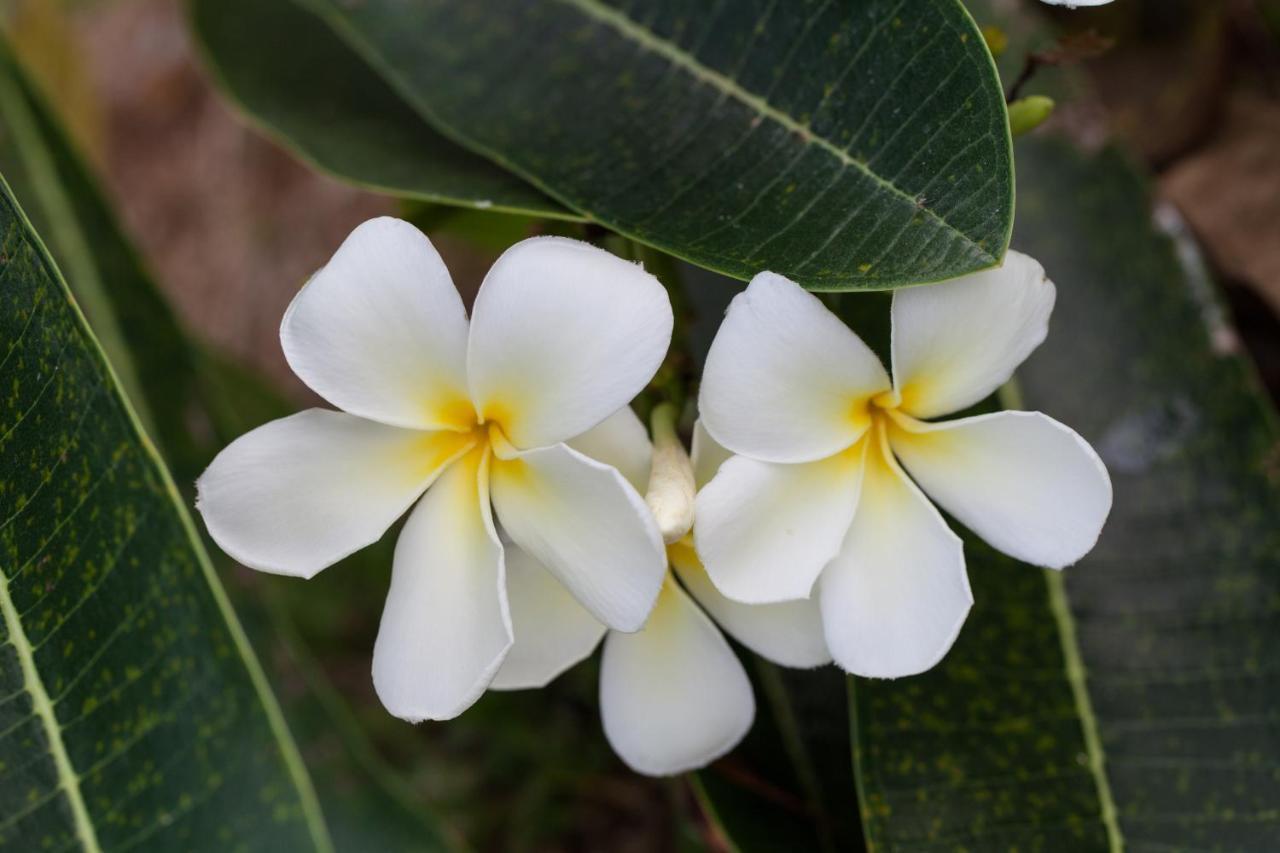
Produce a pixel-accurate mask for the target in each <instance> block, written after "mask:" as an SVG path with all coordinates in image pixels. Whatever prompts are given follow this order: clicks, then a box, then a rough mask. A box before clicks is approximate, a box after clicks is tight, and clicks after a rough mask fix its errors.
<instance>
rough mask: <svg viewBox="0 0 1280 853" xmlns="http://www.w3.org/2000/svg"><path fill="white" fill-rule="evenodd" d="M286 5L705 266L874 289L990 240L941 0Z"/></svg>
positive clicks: (996, 112)
mask: <svg viewBox="0 0 1280 853" xmlns="http://www.w3.org/2000/svg"><path fill="white" fill-rule="evenodd" d="M277 2H279V0H277ZM299 2H301V3H303V4H305V5H306V6H308V7H309V8H313V9H315V10H316V11H317V12H318V13H320V14H322V15H323V16H324V17H325V18H326V19H327V20H328V21H329V22H330V23H331V24H332V26H333V28H334V30H335V32H337V33H338V34H339V35H340V36H341V37H342V38H343V39H344V40H345V41H346V42H347V44H349V45H350V46H351V48H352V49H353V50H355V51H357V52H358V53H360V54H361V55H362V56H363V57H365V59H366V60H367V61H368V62H369V64H370V65H371V66H373V67H374V68H375V69H376V70H377V71H378V73H379V74H380V75H381V76H382V77H383V78H384V79H385V80H387V81H388V83H389V84H390V85H391V86H392V87H393V89H394V90H395V91H396V92H397V93H398V94H399V95H400V96H401V97H402V98H403V100H404V101H405V103H407V104H408V105H409V106H410V107H412V108H413V109H414V110H415V111H416V112H417V113H418V114H419V115H421V116H423V117H424V118H426V119H427V120H428V121H430V122H431V123H432V125H434V126H435V127H436V128H438V129H439V130H440V131H441V132H443V133H445V134H446V135H448V136H449V137H450V138H452V139H454V140H456V141H458V142H459V143H461V144H463V145H465V146H466V147H468V148H469V149H471V150H473V151H475V152H477V153H479V154H481V155H484V156H486V157H488V158H489V159H491V160H493V161H494V162H496V163H499V164H501V165H503V166H505V167H506V168H508V169H510V170H511V171H512V172H514V173H515V174H517V175H520V176H522V177H524V178H525V179H527V180H528V181H529V182H530V183H532V184H533V185H535V186H537V187H539V188H541V189H542V190H544V191H545V192H546V193H547V194H548V195H550V196H551V197H553V198H555V199H557V200H558V201H560V202H563V203H564V204H565V205H567V206H568V207H570V208H572V209H574V210H577V211H579V212H581V213H583V214H585V215H587V216H589V217H590V218H592V219H594V220H596V221H598V222H599V223H601V224H602V225H605V226H607V227H609V228H612V229H614V230H617V231H619V232H621V233H622V234H624V235H626V236H628V237H632V238H634V239H636V240H639V241H640V242H643V243H647V244H650V245H652V246H655V247H657V248H660V249H663V250H665V251H667V252H670V253H672V254H674V255H677V256H680V257H683V258H687V259H689V260H691V261H693V262H695V263H697V264H700V265H703V266H706V267H709V268H711V269H715V270H717V271H720V272H724V273H726V274H729V275H732V276H735V277H738V278H748V277H750V276H751V275H753V274H755V273H756V272H758V271H760V270H761V269H771V270H774V271H776V272H779V273H784V274H786V275H789V276H791V277H792V278H794V279H796V280H797V281H799V282H801V283H803V284H804V285H805V286H807V287H812V288H816V289H850V288H868V287H872V288H884V287H892V286H896V285H900V284H904V283H911V282H921V281H933V280H939V279H943V278H948V277H950V276H954V275H957V274H959V273H962V272H966V271H969V270H974V269H979V268H982V267H987V266H991V265H992V264H994V263H996V262H997V260H998V259H999V258H1000V257H1001V256H1002V255H1003V253H1004V250H1005V247H1006V245H1007V242H1008V234H1009V228H1010V224H1011V220H1012V217H1013V204H1012V193H1013V175H1012V162H1011V155H1010V149H1009V133H1008V122H1007V116H1006V113H1005V106H1004V98H1003V95H1002V93H1001V91H1000V86H999V82H998V80H997V79H996V74H995V69H994V66H993V65H992V62H991V59H990V56H989V54H988V53H987V49H986V46H985V44H984V42H983V40H982V37H981V35H980V34H979V32H978V30H977V28H976V27H975V26H974V24H973V22H972V20H971V19H970V18H969V16H968V14H967V13H966V12H965V10H964V8H963V6H962V5H961V4H960V3H959V2H957V0H919V2H915V3H910V4H908V3H903V2H901V0H866V2H860V3H844V2H834V0H807V1H806V2H801V0H796V2H787V3H779V2H769V3H765V2H760V0H720V2H717V3H714V4H705V3H700V2H692V0H537V1H536V2H522V3H511V2H509V0H469V1H468V2H465V3H462V2H456V1H455V0H362V2H360V3H346V2H339V0H299ZM295 49H296V45H294V43H293V40H291V39H282V40H280V41H279V43H278V44H277V50H278V51H280V52H281V53H285V54H288V53H290V52H291V51H293V50H295Z"/></svg>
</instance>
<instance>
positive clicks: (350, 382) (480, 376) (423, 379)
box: [197, 218, 672, 721]
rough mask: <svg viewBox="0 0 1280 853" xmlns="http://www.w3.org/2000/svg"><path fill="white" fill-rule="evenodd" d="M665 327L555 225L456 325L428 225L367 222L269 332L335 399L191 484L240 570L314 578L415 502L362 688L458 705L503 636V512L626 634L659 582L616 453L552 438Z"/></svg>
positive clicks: (655, 543)
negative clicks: (604, 458)
mask: <svg viewBox="0 0 1280 853" xmlns="http://www.w3.org/2000/svg"><path fill="white" fill-rule="evenodd" d="M671 326H672V313H671V305H670V302H669V301H668V299H667V296H666V293H665V291H664V290H663V289H662V286H661V285H660V284H659V283H658V281H657V280H656V279H654V278H653V277H652V276H650V275H649V274H647V273H645V272H644V271H643V269H641V268H640V267H639V266H638V265H635V264H631V263H628V262H626V261H623V260H621V259H619V258H616V257H614V256H613V255H610V254H609V253H607V252H604V251H602V250H600V249H596V248H594V247H592V246H589V245H587V244H585V243H580V242H577V241H573V240H566V239H562V238H555V237H539V238H534V239H530V240H525V241H524V242H521V243H517V244H516V245H515V246H512V247H511V248H510V249H508V250H507V251H506V252H505V253H503V255H502V257H500V258H499V259H498V260H497V262H496V263H495V264H494V265H493V268H492V269H491V270H490V271H489V273H488V275H487V276H486V278H485V280H484V283H483V284H482V285H481V287H480V291H479V294H478V295H477V297H476V301H475V306H474V310H473V312H472V317H471V320H470V322H469V323H468V320H467V314H466V309H465V308H464V306H463V303H462V299H461V297H460V296H459V295H458V292H457V290H456V289H455V288H454V286H453V282H452V280H451V279H450V277H449V272H448V270H446V269H445V266H444V263H443V262H442V261H441V259H440V256H439V255H438V254H437V253H436V251H435V249H434V248H433V247H432V245H431V243H430V241H428V240H427V238H426V237H424V236H423V235H422V234H421V233H420V232H419V231H418V230H417V229H416V228H414V227H413V226H411V225H409V224H408V223H406V222H401V221H399V220H395V219H389V218H382V219H374V220H371V221H369V222H366V223H364V224H363V225H361V226H359V227H358V228H356V229H355V231H353V232H352V233H351V235H350V236H349V237H348V238H347V240H346V241H345V242H344V243H343V244H342V246H341V247H340V248H339V249H338V251H337V253H336V254H334V256H333V259H332V260H330V261H329V263H328V264H326V265H325V266H324V268H323V269H321V270H320V271H319V272H317V273H316V274H315V275H314V276H313V277H312V279H311V280H310V281H309V282H308V283H307V285H306V286H305V287H304V288H303V289H302V291H301V292H300V293H299V294H298V295H297V297H296V298H295V299H294V300H293V303H292V304H291V305H290V306H289V309H288V311H287V312H286V314H285V316H284V321H283V323H282V325H281V328H280V339H281V342H282V343H283V346H284V353H285V357H286V358H287V359H288V361H289V365H290V366H291V367H292V368H293V370H294V372H295V373H297V374H298V376H299V377H300V378H301V379H302V380H303V381H304V382H306V383H307V385H309V386H310V387H311V388H312V389H313V390H315V391H316V392H317V393H318V394H320V395H321V396H322V397H324V398H325V399H326V400H328V401H329V402H330V403H332V404H333V405H334V406H336V407H338V408H339V409H341V411H327V410H323V409H311V410H309V411H304V412H301V413H299V414H296V415H293V416H291V417H287V418H283V419H281V420H278V421H274V422H272V423H269V424H266V425H265V426H262V427H260V428H258V429H256V430H254V431H252V432H250V433H248V434H246V435H244V436H242V437H240V438H239V439H237V440H236V441H234V442H233V443H232V444H231V445H230V446H228V447H227V448H226V449H225V450H224V451H223V452H222V453H221V454H219V455H218V457H217V458H216V459H215V460H214V461H213V463H212V464H211V465H210V466H209V469H208V470H207V471H205V473H204V474H203V475H202V476H201V477H200V480H199V482H198V484H197V487H198V492H199V501H198V505H199V508H200V511H201V513H202V514H203V516H204V520H205V523H206V524H207V525H208V528H209V533H210V535H211V536H213V538H214V540H215V541H216V542H217V543H218V544H219V545H220V546H221V547H222V548H223V550H225V551H226V552H227V553H228V554H230V555H231V556H232V557H234V558H236V559H237V560H239V561H240V562H242V563H244V564H245V565H248V566H251V567H253V568H256V569H260V570H262V571H266V572H273V573H277V574H285V575H296V576H300V577H308V578H309V577H311V576H313V575H314V574H316V573H317V572H318V571H320V570H321V569H323V568H325V567H326V566H328V565H331V564H332V563H334V562H336V561H338V560H340V559H342V558H343V557H345V556H346V555H348V554H350V553H352V552H353V551H356V550H357V549H359V548H362V547H364V546H366V545H368V544H370V543H372V542H374V541H376V540H378V539H379V538H380V537H381V536H382V535H383V533H385V532H386V530H387V529H388V527H390V526H391V524H392V523H393V522H394V521H395V520H396V519H397V518H398V517H399V516H401V515H402V514H404V513H405V511H406V510H408V509H409V508H410V507H411V506H413V505H414V504H415V502H416V504H417V505H416V507H414V509H413V511H412V512H410V514H409V517H408V520H407V521H406V523H405V525H404V529H403V531H402V532H401V533H400V537H399V540H398V541H397V543H396V549H395V557H394V564H393V569H392V578H391V589H390V591H389V592H388V594H387V601H386V606H385V609H384V611H383V615H382V623H381V626H380V628H379V630H378V638H377V642H376V644H375V646H374V652H373V680H374V686H375V687H376V689H377V692H378V696H379V697H380V698H381V700H382V702H383V704H384V705H385V706H386V707H387V709H388V710H389V711H391V713H393V714H395V715H396V716H398V717H402V718H404V719H406V720H412V721H418V720H423V719H448V718H450V717H454V716H456V715H457V714H459V713H461V712H462V711H463V710H465V709H466V708H467V707H468V706H470V705H471V703H472V702H474V701H475V699H476V698H477V697H478V696H479V695H480V694H481V693H483V692H484V690H485V688H486V687H487V686H488V684H489V682H490V680H491V679H492V678H493V675H494V673H496V672H497V671H498V668H499V667H500V666H501V664H502V662H503V659H504V658H505V657H506V655H507V652H508V650H509V649H510V648H511V644H512V640H513V633H512V623H511V613H510V605H509V602H508V590H507V577H506V571H507V570H506V566H505V562H504V553H503V552H504V546H503V543H502V540H501V539H500V538H499V533H498V529H497V526H496V525H495V521H494V515H495V513H496V516H497V519H498V521H499V522H500V524H501V527H502V530H503V532H504V535H505V536H507V537H509V538H510V540H511V541H512V542H514V543H516V544H518V545H519V547H520V549H522V552H524V553H528V554H530V555H534V556H536V558H537V559H538V561H539V562H540V563H541V564H542V565H543V566H545V567H546V570H547V572H548V577H554V578H555V581H554V582H555V583H558V584H563V585H564V587H565V589H567V590H568V593H569V594H571V595H572V597H574V598H575V599H576V600H577V601H579V602H581V605H582V607H583V608H585V610H586V611H588V612H590V613H591V614H592V615H593V616H594V618H596V619H598V620H599V621H600V622H602V623H604V624H606V625H609V626H610V627H611V628H613V629H615V630H618V631H635V630H637V629H638V628H639V627H640V626H641V625H642V624H643V623H644V620H645V618H646V616H648V614H649V611H650V609H651V608H652V606H653V603H654V600H655V599H656V597H657V595H658V593H659V590H660V589H661V587H662V584H663V578H664V576H665V563H666V561H665V557H664V554H663V542H662V538H661V535H660V533H659V531H658V528H657V525H656V523H655V521H654V519H653V517H652V515H651V514H650V513H649V511H648V509H647V507H646V506H645V504H644V500H643V498H642V497H641V496H640V495H639V493H637V491H636V489H635V488H634V487H633V486H632V485H631V484H630V483H628V482H627V480H626V479H625V478H623V476H622V475H621V474H619V473H618V471H617V470H616V469H614V468H612V467H610V466H608V465H605V464H602V463H601V462H598V461H596V460H595V459H592V458H590V457H588V456H586V455H584V454H583V453H581V452H580V451H578V450H575V449H573V448H572V447H570V446H568V445H566V444H565V443H564V442H565V441H566V440H567V439H570V438H573V437H574V436H576V435H579V434H581V433H583V432H585V431H587V430H589V429H591V428H592V427H594V426H596V425H597V424H599V423H600V422H601V421H603V420H604V419H605V418H607V417H608V416H609V415H610V414H611V413H612V412H614V411H616V410H617V409H618V408H619V407H620V406H622V405H625V404H626V403H627V402H628V401H629V400H630V399H631V398H632V397H634V396H635V395H636V394H637V393H638V392H639V391H640V390H641V389H642V388H643V387H644V386H645V384H646V383H647V382H648V381H649V379H650V378H651V377H652V376H653V374H654V372H655V371H656V370H657V368H658V365H659V364H660V363H661V360H662V358H663V357H664V355H665V353H666V350H667V346H668V344H669V342H670V338H671ZM424 493H425V495H424Z"/></svg>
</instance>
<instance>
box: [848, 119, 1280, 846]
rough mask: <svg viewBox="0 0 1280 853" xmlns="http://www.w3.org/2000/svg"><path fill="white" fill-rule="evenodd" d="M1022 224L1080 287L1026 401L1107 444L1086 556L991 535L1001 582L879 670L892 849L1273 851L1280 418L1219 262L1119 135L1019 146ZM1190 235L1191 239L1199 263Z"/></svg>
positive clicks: (1063, 310) (862, 740)
mask: <svg viewBox="0 0 1280 853" xmlns="http://www.w3.org/2000/svg"><path fill="white" fill-rule="evenodd" d="M1018 158H1019V159H1018V169H1019V178H1020V180H1019V197H1018V209H1019V222H1018V231H1017V234H1016V237H1015V240H1014V245H1015V246H1016V247H1018V248H1020V249H1022V250H1023V251H1026V252H1028V253H1030V254H1032V255H1034V256H1035V257H1037V258H1039V259H1040V260H1041V261H1042V262H1043V263H1044V265H1045V267H1046V269H1047V270H1048V271H1049V273H1050V275H1051V277H1052V278H1053V279H1054V280H1055V281H1056V283H1057V285H1058V306H1057V309H1056V310H1055V313H1054V317H1053V324H1052V328H1051V333H1050V335H1049V339H1048V341H1047V342H1046V343H1045V344H1044V345H1043V346H1042V347H1041V349H1040V350H1039V351H1037V353H1036V354H1035V355H1034V356H1033V357H1032V358H1031V359H1030V360H1029V361H1028V362H1027V364H1026V365H1025V366H1024V368H1023V369H1022V370H1021V371H1020V372H1019V383H1020V386H1021V389H1022V393H1023V396H1024V397H1025V404H1026V407H1027V408H1031V409H1039V410H1042V411H1045V412H1047V413H1049V414H1050V415H1053V416H1054V417H1057V418H1060V419H1061V420H1063V421H1064V422H1066V423H1068V424H1071V425H1072V426H1073V427H1075V428H1077V429H1078V430H1079V431H1080V432H1081V433H1082V434H1083V435H1084V436H1085V437H1086V438H1088V439H1089V440H1090V441H1091V442H1092V443H1093V445H1094V446H1095V447H1096V448H1097V449H1098V450H1099V452H1100V453H1101V454H1102V456H1103V458H1104V459H1105V460H1106V462H1107V464H1108V467H1109V469H1110V471H1111V475H1112V479H1113V482H1114V485H1115V508H1114V510H1113V512H1112V515H1111V519H1110V521H1109V522H1108V525H1107V529H1106V530H1105V531H1104V533H1103V536H1102V539H1101V541H1100V542H1099V544H1098V547H1097V548H1096V549H1095V550H1094V552H1093V553H1092V554H1090V555H1089V556H1088V557H1087V558H1085V560H1084V561H1082V562H1081V563H1080V564H1078V565H1076V566H1073V567H1071V568H1069V569H1067V570H1066V571H1065V572H1064V573H1062V574H1058V573H1052V572H1042V571H1041V570H1038V569H1032V568H1029V567H1027V566H1022V565H1017V564H1015V563H1014V562H1013V561H1011V560H1008V559H1005V558H1002V557H999V556H998V555H995V554H993V553H992V552H990V551H989V550H987V549H983V548H979V547H975V546H973V545H972V544H971V545H970V546H969V547H968V556H969V573H970V578H971V580H972V583H973V588H974V597H975V598H976V600H977V603H976V605H975V607H974V610H973V612H972V614H971V615H970V617H969V621H968V623H967V624H966V626H965V628H964V630H963V632H962V633H961V636H960V640H959V642H958V643H957V644H956V647H955V648H954V649H953V650H952V652H951V653H950V654H949V655H948V656H947V658H946V659H945V660H944V661H943V663H942V664H941V665H940V666H939V667H938V668H937V669H935V670H933V671H932V672H930V673H928V674H927V675H925V676H922V677H919V678H912V679H904V680H902V681H898V682H868V681H859V682H857V685H856V690H855V693H856V700H857V702H856V704H857V714H856V724H857V739H858V750H857V767H858V771H859V773H860V775H861V781H862V788H861V790H862V794H863V798H864V810H865V813H864V821H865V823H866V826H867V831H868V837H869V839H870V840H871V842H872V843H873V844H874V845H875V846H876V847H880V848H886V849H900V848H912V849H917V848H928V849H941V848H948V849H951V848H955V847H964V846H973V845H981V846H990V847H999V848H1002V849H1004V848H1014V847H1017V848H1019V849H1060V850H1092V849H1107V848H1108V847H1110V848H1111V849H1118V848H1119V846H1120V845H1121V844H1123V845H1124V846H1125V847H1126V848H1127V849H1129V850H1168V849H1223V848H1226V849H1258V850H1261V849H1267V848H1268V847H1270V846H1271V845H1272V843H1273V842H1274V840H1275V838H1276V837H1277V834H1278V833H1280V812H1277V810H1276V803H1277V802H1280V775H1277V772H1276V766H1275V765H1276V748H1275V743H1276V735H1275V733H1276V727H1277V721H1278V720H1280V717H1277V714H1276V702H1277V698H1278V697H1280V674H1278V672H1277V670H1276V669H1275V666H1274V664H1273V662H1272V660H1271V657H1270V654H1269V652H1270V651H1271V650H1274V649H1275V648H1277V647H1280V572H1277V567H1280V525H1278V524H1277V523H1276V519H1277V518H1280V465H1278V463H1277V460H1278V459H1280V426H1278V425H1277V422H1276V418H1275V415H1274V412H1273V411H1272V410H1271V409H1270V408H1269V404H1268V403H1267V402H1266V400H1265V398H1264V396H1263V395H1262V393H1261V391H1260V389H1259V387H1258V384H1257V382H1256V380H1255V377H1254V375H1253V373H1252V370H1251V368H1250V366H1249V365H1248V364H1247V363H1246V362H1245V361H1244V360H1243V359H1242V358H1241V357H1240V355H1239V354H1238V353H1237V352H1235V351H1234V347H1233V345H1232V341H1233V340H1234V338H1233V337H1232V333H1231V332H1230V330H1229V328H1228V327H1227V326H1226V325H1225V324H1224V323H1223V321H1222V313H1221V309H1220V308H1219V307H1218V305H1217V304H1216V303H1215V302H1214V296H1213V293H1212V286H1211V283H1210V282H1209V280H1208V279H1207V277H1205V276H1204V274H1203V269H1202V268H1201V267H1199V266H1196V265H1195V264H1194V263H1193V264H1190V265H1189V264H1188V263H1186V259H1187V257H1188V256H1187V254H1186V253H1187V252H1188V251H1189V252H1190V253H1191V254H1192V255H1193V254H1194V247H1188V246H1181V247H1179V246H1175V245H1174V244H1173V243H1172V242H1171V241H1170V239H1169V238H1168V237H1167V236H1166V235H1165V234H1163V233H1161V232H1160V231H1159V230H1158V229H1157V228H1156V227H1155V226H1154V225H1153V224H1152V211H1151V207H1150V203H1149V197H1148V188H1147V187H1146V185H1145V184H1144V183H1143V181H1142V180H1141V179H1140V178H1139V177H1137V176H1136V175H1135V173H1134V172H1133V171H1132V170H1131V168H1130V167H1129V166H1128V164H1127V162H1126V161H1125V160H1124V158H1123V157H1121V156H1120V155H1118V154H1116V153H1115V152H1110V151H1108V152H1104V153H1103V154H1101V155H1096V156H1090V155H1086V154H1082V153H1080V152H1078V151H1076V150H1075V149H1073V148H1071V147H1070V146H1069V145H1067V144H1065V143H1062V142H1058V141H1053V140H1049V141H1043V140H1037V139H1030V138H1029V139H1026V140H1024V141H1021V142H1020V143H1019V147H1018ZM1180 256H1182V257H1181V259H1180Z"/></svg>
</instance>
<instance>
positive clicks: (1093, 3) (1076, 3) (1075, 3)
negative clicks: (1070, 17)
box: [1041, 0, 1111, 9]
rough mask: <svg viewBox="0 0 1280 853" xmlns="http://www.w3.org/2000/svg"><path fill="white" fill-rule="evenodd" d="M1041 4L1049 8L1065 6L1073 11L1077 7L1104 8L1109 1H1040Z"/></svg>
mask: <svg viewBox="0 0 1280 853" xmlns="http://www.w3.org/2000/svg"><path fill="white" fill-rule="evenodd" d="M1041 2H1042V3H1048V4H1049V5H1050V6H1066V7H1067V8H1068V9H1075V8H1077V7H1079V6H1105V5H1107V4H1108V3H1110V2H1111V0H1041Z"/></svg>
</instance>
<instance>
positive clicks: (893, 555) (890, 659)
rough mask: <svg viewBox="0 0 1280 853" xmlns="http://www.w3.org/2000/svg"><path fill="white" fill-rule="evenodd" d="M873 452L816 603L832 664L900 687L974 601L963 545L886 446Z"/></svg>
mask: <svg viewBox="0 0 1280 853" xmlns="http://www.w3.org/2000/svg"><path fill="white" fill-rule="evenodd" d="M877 444H878V445H881V448H880V449H879V451H877V448H874V447H873V448H870V449H869V451H868V453H867V464H866V476H865V478H864V479H863V483H862V498H861V500H860V501H859V502H858V512H857V515H855V516H854V519H853V527H852V528H850V530H849V538H848V539H846V540H845V543H844V547H843V548H842V549H841V550H840V555H839V556H837V557H836V558H835V559H834V560H832V562H831V565H830V566H828V567H827V570H826V571H825V572H823V573H822V578H821V580H819V582H818V600H819V602H820V604H821V606H822V623H823V630H824V631H825V633H826V637H827V648H829V649H830V650H831V655H832V657H833V658H835V661H836V663H837V664H839V665H840V666H841V667H842V668H843V669H845V670H846V671H848V672H851V673H853V674H855V675H863V676H868V677H872V678H898V677H900V676H904V675H915V674H916V673H919V672H924V671H925V670H927V669H929V668H930V667H932V666H933V665H934V664H936V663H937V662H938V661H939V660H941V659H942V656H943V655H944V654H946V652H947V649H949V648H951V644H952V643H954V642H955V639H956V635H957V634H959V633H960V626H961V625H963V624H964V620H965V617H966V616H967V615H968V613H969V607H970V606H971V605H972V604H973V595H972V594H971V593H970V591H969V578H968V576H967V575H966V574H965V566H964V551H963V549H962V547H961V544H960V539H959V538H958V537H957V536H956V535H955V534H954V533H952V532H951V531H950V530H949V529H948V528H947V525H946V522H944V521H943V520H942V516H941V515H940V514H939V513H938V511H937V510H936V509H934V507H933V505H932V504H931V503H929V501H928V499H927V498H926V497H925V496H924V495H923V494H921V492H920V490H919V489H917V488H916V486H915V484H914V483H912V482H911V481H910V480H908V479H907V477H906V475H905V474H904V473H903V472H902V470H901V469H900V468H898V466H897V463H896V462H894V461H893V459H892V458H891V457H888V447H887V446H884V442H883V441H881V442H877Z"/></svg>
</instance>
